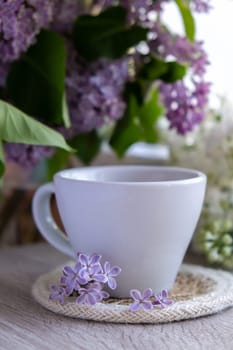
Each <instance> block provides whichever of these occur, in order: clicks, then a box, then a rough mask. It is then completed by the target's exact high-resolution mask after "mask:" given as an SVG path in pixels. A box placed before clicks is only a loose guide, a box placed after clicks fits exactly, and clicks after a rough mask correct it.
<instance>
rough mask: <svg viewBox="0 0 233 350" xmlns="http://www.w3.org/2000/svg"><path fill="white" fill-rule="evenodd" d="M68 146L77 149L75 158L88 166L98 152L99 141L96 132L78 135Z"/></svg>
mask: <svg viewBox="0 0 233 350" xmlns="http://www.w3.org/2000/svg"><path fill="white" fill-rule="evenodd" d="M70 144H71V146H72V147H73V148H75V149H77V157H78V158H79V159H80V160H81V161H82V162H83V163H84V164H90V163H91V161H92V160H93V159H94V158H95V156H96V155H97V154H98V152H99V150H100V146H101V139H100V137H99V136H98V134H97V133H96V131H91V132H89V133H86V134H80V135H78V136H77V137H75V138H74V139H73V140H71V142H70Z"/></svg>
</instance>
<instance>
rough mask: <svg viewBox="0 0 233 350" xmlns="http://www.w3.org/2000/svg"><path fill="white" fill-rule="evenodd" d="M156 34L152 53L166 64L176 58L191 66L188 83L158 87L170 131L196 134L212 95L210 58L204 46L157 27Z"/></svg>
mask: <svg viewBox="0 0 233 350" xmlns="http://www.w3.org/2000/svg"><path fill="white" fill-rule="evenodd" d="M153 30H154V39H153V40H151V42H150V43H149V45H150V49H151V51H152V52H154V53H156V54H158V55H159V56H160V57H162V58H163V59H165V60H168V59H171V58H173V59H175V60H176V61H177V62H179V63H180V64H183V65H187V66H189V73H188V75H187V76H186V78H185V79H183V80H180V81H178V82H176V83H173V84H167V83H163V82H160V84H159V89H160V96H161V100H162V102H163V104H164V105H165V107H166V117H167V119H168V120H169V122H170V127H171V128H175V129H176V130H177V132H178V133H179V134H185V133H187V132H188V131H191V130H193V128H194V127H195V126H196V125H197V124H199V123H200V122H201V121H202V120H203V118H204V116H205V114H206V105H207V102H208V95H209V91H210V83H208V82H206V81H205V73H206V68H207V65H208V64H209V61H208V57H207V54H206V52H205V51H204V49H203V43H202V42H199V41H197V42H191V41H189V40H188V39H187V38H186V37H181V36H179V35H172V34H171V33H169V32H167V31H165V30H164V29H163V28H162V26H161V25H160V24H158V23H157V24H156V25H155V26H154V29H153Z"/></svg>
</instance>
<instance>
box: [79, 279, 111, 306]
mask: <svg viewBox="0 0 233 350" xmlns="http://www.w3.org/2000/svg"><path fill="white" fill-rule="evenodd" d="M78 292H79V296H78V298H77V299H76V302H77V303H78V304H88V305H95V304H96V303H97V302H99V301H101V300H102V299H103V298H108V297H109V294H108V293H107V292H104V291H102V285H101V284H100V283H97V282H95V283H91V284H87V285H86V286H84V287H83V288H80V289H79V291H78Z"/></svg>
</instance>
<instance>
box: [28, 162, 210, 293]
mask: <svg viewBox="0 0 233 350" xmlns="http://www.w3.org/2000/svg"><path fill="white" fill-rule="evenodd" d="M205 187H206V176H205V175H204V174H202V173H200V172H198V171H196V170H190V169H182V168H173V167H155V166H105V167H104V166H103V167H90V168H80V169H69V170H64V171H61V172H59V173H57V174H56V175H55V177H54V184H47V185H43V186H41V187H40V188H39V189H38V190H37V192H36V194H35V196H34V200H33V214H34V219H35V222H36V224H37V226H38V228H39V230H40V232H41V233H42V235H43V236H44V237H45V238H46V239H47V240H48V241H49V242H50V243H51V244H52V245H53V246H55V247H56V248H57V249H59V250H61V251H62V252H63V253H66V254H68V255H70V256H75V255H76V253H77V252H83V253H86V254H92V253H98V254H101V255H102V260H103V261H106V260H107V261H109V262H110V263H111V265H118V266H120V267H121V268H122V272H121V274H120V275H119V276H118V277H117V282H118V283H117V289H116V290H115V291H113V292H112V293H111V295H113V296H117V297H128V296H129V291H130V289H139V290H141V291H143V290H145V289H146V288H152V289H153V291H154V292H159V291H161V290H162V289H168V290H169V289H170V288H171V287H172V285H173V283H174V280H175V278H176V275H177V273H178V270H179V267H180V265H181V263H182V260H183V257H184V254H185V252H186V250H187V247H188V244H189V243H190V240H191V238H192V235H193V232H194V230H195V227H196V224H197V222H198V219H199V216H200V212H201V209H202V205H203V199H204V194H205ZM53 192H54V193H55V196H56V200H57V205H58V209H59V213H60V215H61V218H62V221H63V224H64V227H65V230H66V233H67V236H68V237H67V238H66V237H65V235H64V234H63V233H61V232H60V230H59V229H58V227H57V225H56V224H55V222H54V220H53V218H52V216H51V212H50V206H49V198H50V195H51V193H53Z"/></svg>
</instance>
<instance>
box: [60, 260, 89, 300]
mask: <svg viewBox="0 0 233 350" xmlns="http://www.w3.org/2000/svg"><path fill="white" fill-rule="evenodd" d="M80 269H81V265H78V264H77V265H76V266H75V268H74V269H72V268H71V267H70V266H65V267H64V269H63V276H62V277H61V280H60V282H61V285H62V286H64V287H65V290H66V294H67V295H70V294H72V292H73V291H78V290H79V288H80V285H81V284H86V283H87V282H88V280H87V278H86V277H85V276H84V275H82V274H81V273H80Z"/></svg>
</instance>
